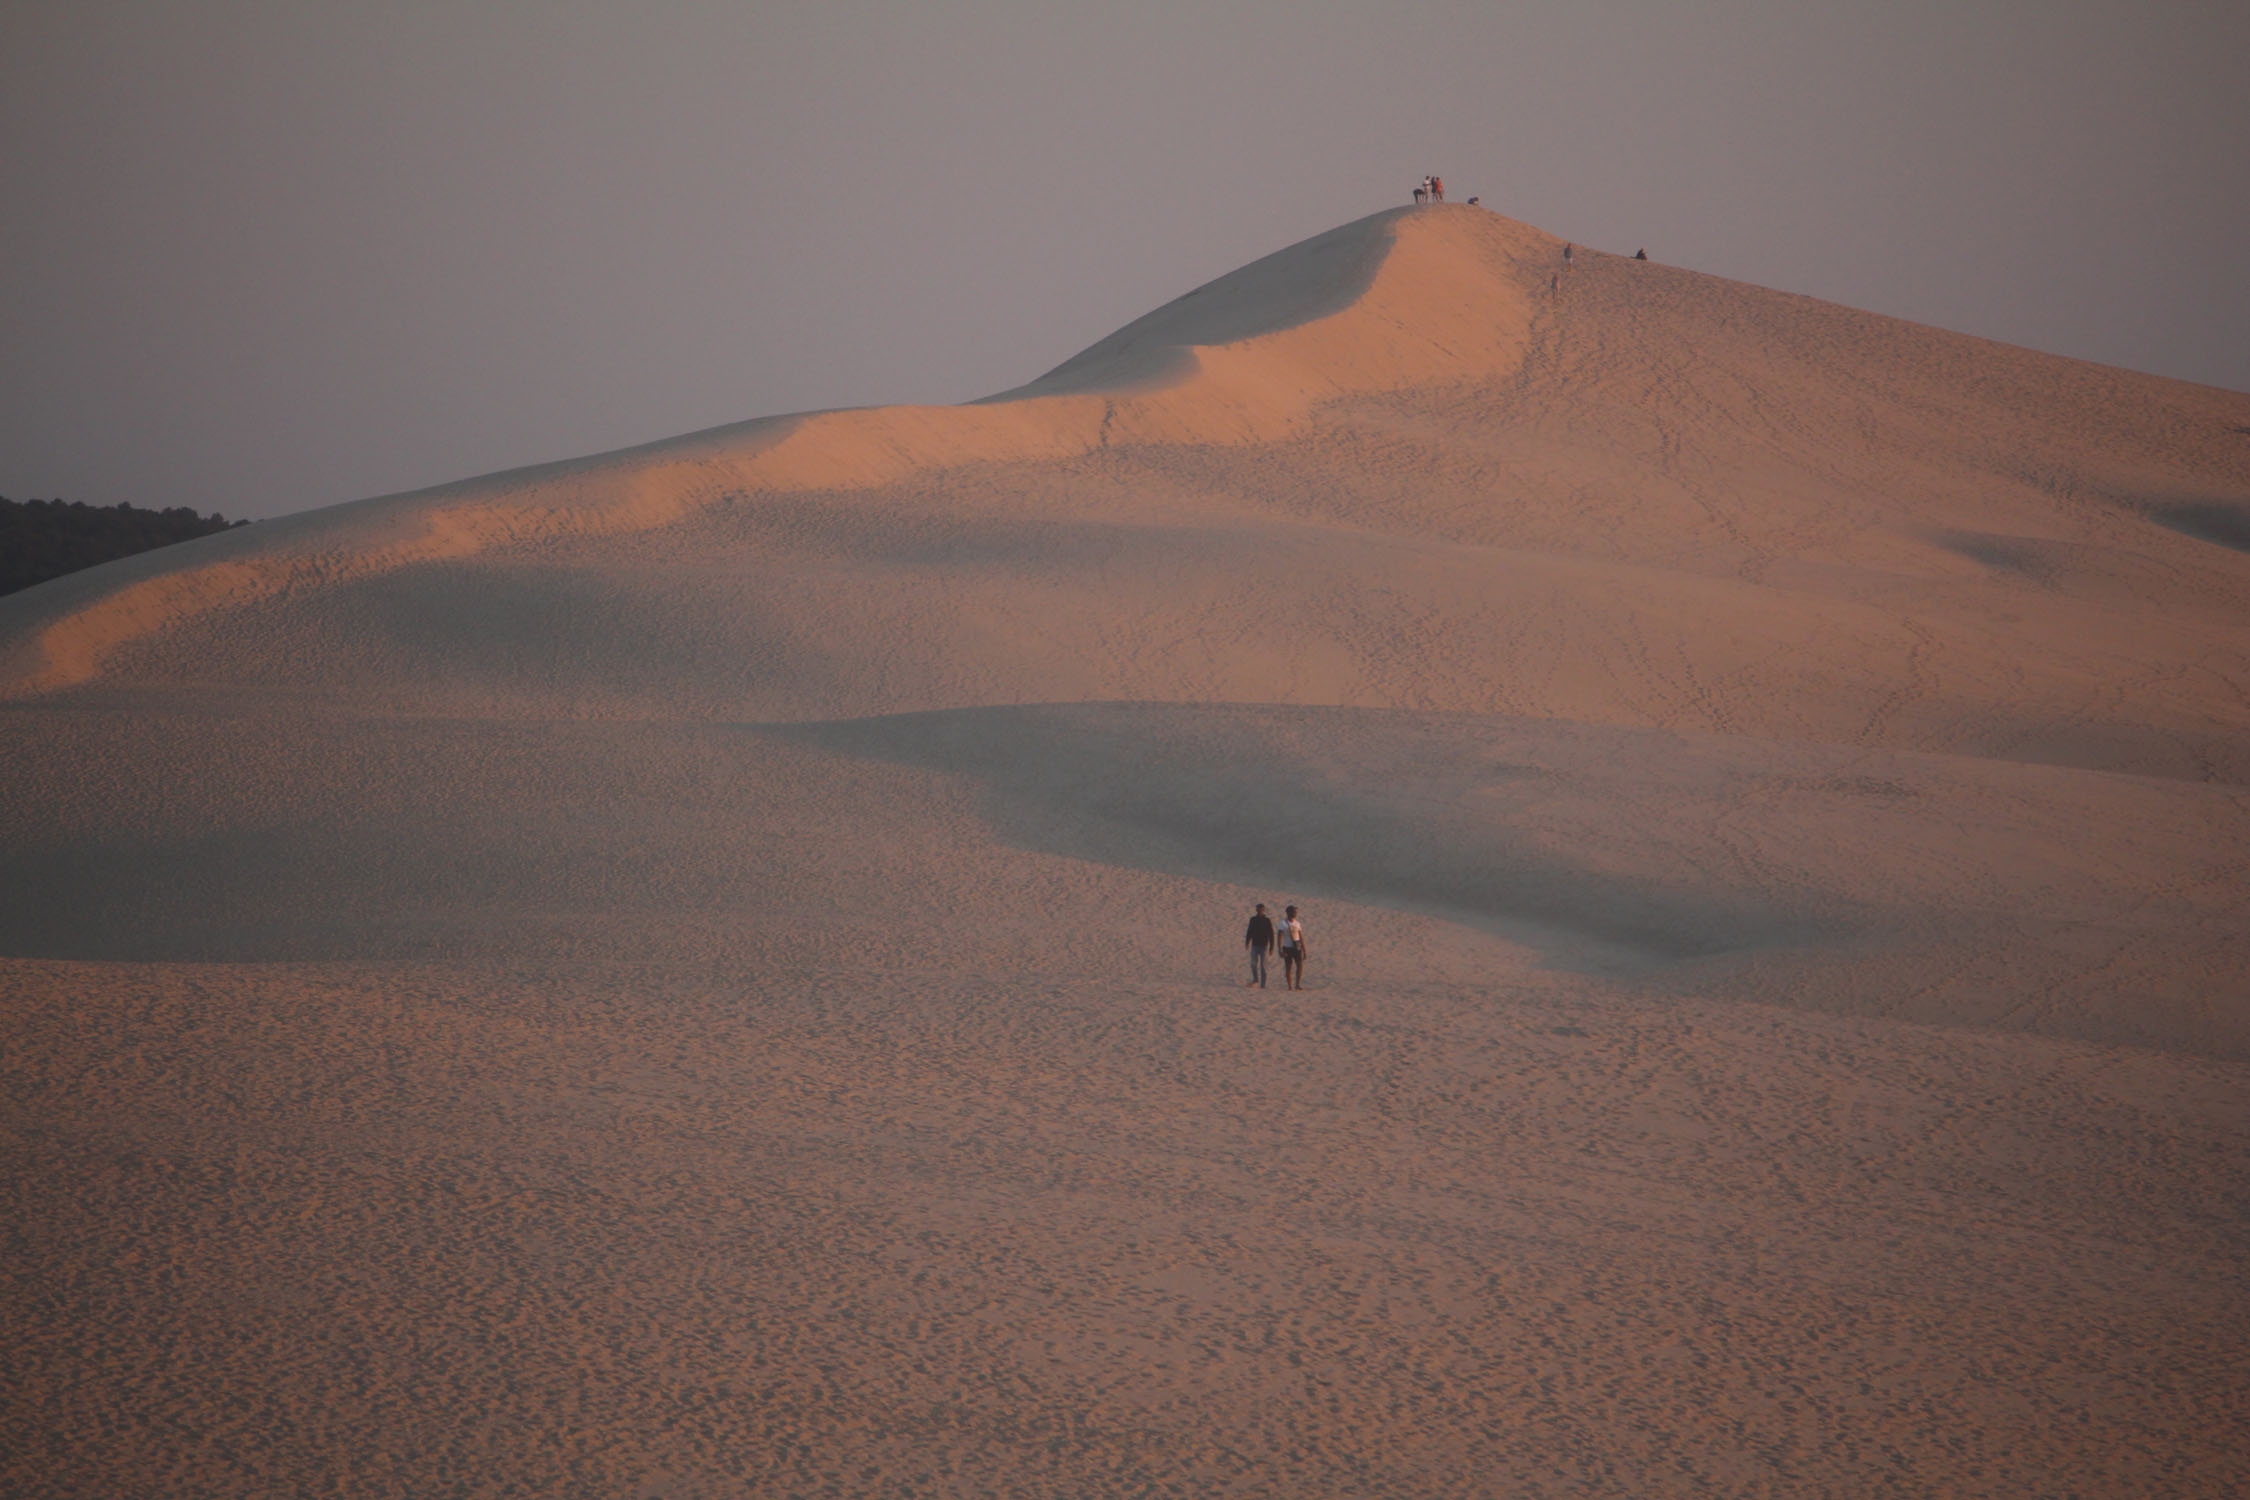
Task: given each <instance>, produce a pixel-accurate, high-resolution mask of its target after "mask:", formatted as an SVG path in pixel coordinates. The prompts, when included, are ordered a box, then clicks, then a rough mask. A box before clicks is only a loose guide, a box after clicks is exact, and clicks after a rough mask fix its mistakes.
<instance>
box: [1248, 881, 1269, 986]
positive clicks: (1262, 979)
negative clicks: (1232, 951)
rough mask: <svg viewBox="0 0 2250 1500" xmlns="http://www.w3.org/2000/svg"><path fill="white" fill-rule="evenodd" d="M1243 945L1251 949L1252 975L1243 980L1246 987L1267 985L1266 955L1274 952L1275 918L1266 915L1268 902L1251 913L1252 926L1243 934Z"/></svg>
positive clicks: (1259, 905)
mask: <svg viewBox="0 0 2250 1500" xmlns="http://www.w3.org/2000/svg"><path fill="white" fill-rule="evenodd" d="M1242 946H1243V947H1245V948H1248V949H1249V950H1250V977H1249V978H1248V979H1246V980H1244V981H1243V986H1244V988H1248V987H1249V986H1250V985H1253V984H1254V985H1256V986H1257V987H1258V988H1259V989H1261V990H1262V989H1264V988H1265V987H1266V955H1267V954H1269V953H1271V952H1273V918H1271V917H1269V916H1267V915H1266V903H1265V902H1263V901H1261V902H1259V903H1258V909H1257V910H1256V911H1254V912H1252V913H1251V914H1250V926H1249V928H1248V930H1247V931H1245V932H1244V933H1243V934H1242Z"/></svg>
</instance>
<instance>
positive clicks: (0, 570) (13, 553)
mask: <svg viewBox="0 0 2250 1500" xmlns="http://www.w3.org/2000/svg"><path fill="white" fill-rule="evenodd" d="M249 524H250V523H249V522H248V521H229V520H228V519H227V518H226V517H225V516H222V515H220V514H219V513H218V512H217V511H213V512H212V513H211V514H210V515H207V516H199V515H197V514H196V513H195V512H194V511H192V510H189V509H188V508H187V507H186V506H184V505H175V506H173V507H172V508H171V509H170V510H143V509H141V508H140V507H139V506H137V505H88V504H86V503H85V502H84V501H82V500H70V501H63V500H10V499H9V498H8V497H7V496H5V495H0V594H12V593H14V592H15V591H16V590H17V589H27V588H30V587H31V586H32V585H33V584H35V583H44V582H45V581H46V580H48V579H50V578H59V577H61V576H62V575H63V574H65V573H75V572H77V571H78V570H79V569H80V568H90V567H92V566H93V565H94V564H95V563H103V562H108V561H109V560H110V559H111V558H113V557H130V556H132V555H133V554H134V553H136V552H146V551H148V550H149V549H150V548H152V547H168V546H170V545H171V544H172V543H174V542H184V541H186V540H188V539H189V538H190V537H198V536H209V535H210V534H211V533H212V532H214V531H225V530H226V529H227V528H228V527H230V526H247V525H249Z"/></svg>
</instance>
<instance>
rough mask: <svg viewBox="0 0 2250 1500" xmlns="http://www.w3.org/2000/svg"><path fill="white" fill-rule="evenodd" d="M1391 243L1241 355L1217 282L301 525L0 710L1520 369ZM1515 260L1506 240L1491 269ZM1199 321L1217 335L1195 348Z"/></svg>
mask: <svg viewBox="0 0 2250 1500" xmlns="http://www.w3.org/2000/svg"><path fill="white" fill-rule="evenodd" d="M1399 222H1400V215H1399V214H1398V213H1396V212H1392V213H1385V214H1377V215H1374V216H1372V217H1371V218H1368V219H1364V220H1360V221H1357V222H1355V223H1353V224H1349V225H1346V226H1344V227H1343V228H1341V229H1338V230H1334V231H1331V232H1330V233H1329V234H1327V235H1323V236H1319V237H1317V238H1316V239H1314V240H1312V241H1308V242H1307V243H1306V244H1305V245H1302V246H1297V247H1293V248H1292V249H1290V250H1286V251H1282V252H1280V253H1279V254H1277V255H1275V256H1273V257H1269V258H1268V260H1266V261H1262V262H1259V263H1258V264H1257V265H1256V266H1253V267H1250V268H1246V270H1245V271H1244V272H1241V273H1236V274H1237V275H1238V276H1244V277H1247V278H1249V280H1250V281H1251V282H1252V283H1253V284H1254V285H1256V286H1257V287H1258V289H1259V290H1260V292H1261V293H1262V294H1263V297H1262V300H1261V302H1260V304H1259V306H1258V308H1257V312H1256V315H1255V317H1254V318H1253V319H1252V320H1251V323H1250V324H1249V325H1248V329H1249V331H1248V333H1247V336H1245V337H1239V338H1230V337H1227V336H1226V335H1228V334H1229V333H1234V332H1238V331H1241V329H1240V327H1238V325H1239V324H1240V320H1241V312H1240V310H1239V306H1238V300H1239V299H1229V298H1228V296H1227V288H1226V287H1225V286H1224V284H1223V282H1222V284H1215V285H1214V287H1213V288H1211V289H1208V291H1209V292H1210V293H1211V296H1212V301H1213V308H1212V311H1211V312H1210V313H1208V314H1203V313H1202V309H1201V308H1199V307H1196V306H1192V305H1182V304H1191V303H1193V301H1194V299H1195V297H1196V296H1197V294H1193V293H1191V294H1190V296H1189V297H1188V298H1184V299H1182V304H1175V305H1174V306H1173V307H1168V308H1164V309H1159V310H1158V311H1157V312H1156V313H1152V314H1150V315H1149V317H1147V318H1144V319H1142V320H1140V321H1139V322H1136V323H1134V324H1132V325H1130V326H1129V327H1128V328H1126V329H1123V330H1121V331H1120V332H1119V333H1118V334H1116V335H1113V336H1112V338H1111V339H1109V340H1105V341H1103V343H1101V344H1098V345H1096V346H1095V347H1094V348H1092V349H1089V350H1088V351H1086V352H1085V353H1084V354H1081V355H1078V356H1076V357H1074V358H1073V359H1072V360H1070V361H1069V362H1067V363H1066V364H1065V365H1063V366H1062V367H1060V368H1059V369H1058V370H1057V371H1055V372H1054V373H1053V374H1050V375H1048V376H1046V377H1042V379H1041V380H1039V381H1036V382H1033V383H1032V384H1031V385H1029V386H1026V387H1023V388H1022V389H1021V390H1019V391H1016V392H1009V393H1005V394H1003V395H1000V396H995V397H990V398H987V399H986V400H985V401H983V402H979V403H973V404H971V405H968V406H957V407H923V406H891V407H877V408H867V409H854V410H844V411H831V412H815V413H808V414H805V415H801V416H797V417H792V418H786V419H767V420H765V421H753V422H747V423H742V424H738V425H736V426H733V427H727V428H721V429H715V430H714V431H712V432H707V433H697V434H692V435H690V436H688V437H684V438H679V439H672V440H668V441H664V442H658V443H652V444H648V445H645V446H643V447H639V448H634V449H629V450H625V451H624V452H622V453H618V454H605V455H597V456H595V457H591V458H586V459H581V460H576V461H571V462H567V463H562V464H555V465H547V466H543V467H542V468H541V469H539V470H537V471H532V472H529V473H526V474H525V475H524V476H523V477H522V478H520V479H519V478H516V476H513V475H497V476H492V477H488V478H484V479H475V480H468V481H464V482H461V483H458V484H452V485H444V486H440V487H438V488H436V489H433V490H425V491H420V492H417V493H415V494H411V495H403V496H397V497H391V498H388V499H381V500H371V501H362V502H359V503H358V504H356V505H352V506H345V507H336V508H333V509H331V510H329V511H326V512H321V513H319V514H320V516H321V520H320V521H318V522H316V521H313V520H311V519H309V518H304V517H299V518H292V519H293V520H294V521H295V522H296V524H293V525H288V526H270V527H267V528H262V529H261V534H258V535H252V536H245V537H243V538H241V539H239V540H234V541H233V545H231V546H229V547H227V548H226V549H225V551H226V552H228V553H231V554H233V555H231V556H225V557H222V558H218V559H213V560H210V561H197V562H194V563H182V562H180V561H179V560H177V559H173V558H167V559H165V561H166V562H168V563H172V564H173V566H170V567H166V568H163V569H161V570H160V571H155V572H153V573H152V574H151V575H150V576H146V577H143V578H140V579H138V580H135V581H130V582H126V581H122V580H120V581H117V582H116V583H115V584H113V586H112V588H111V589H109V590H106V591H103V592H99V593H92V592H91V590H88V589H84V588H81V589H77V590H73V592H76V593H78V594H80V597H79V598H78V599H76V600H70V601H58V602H62V609H63V612H62V614H61V618H59V619H51V620H49V621H48V622H46V623H44V624H43V625H42V626H41V627H40V628H39V630H38V635H37V646H36V650H37V654H38V659H37V662H36V665H34V666H32V667H30V668H29V669H21V668H19V669H18V671H17V673H16V675H15V676H14V677H13V679H12V680H11V681H10V682H9V683H8V684H7V685H6V687H5V689H4V690H5V691H9V692H15V693H24V692H40V691H46V690H49V689H52V688H56V687H62V686H67V685H69V684H71V683H76V682H82V681H85V680H87V679H88V678H89V677H92V676H93V675H94V674H95V673H96V672H97V671H98V670H99V665H100V661H101V659H102V657H103V656H104V655H106V654H107V653H108V652H110V651H112V650H114V649H116V648H117V647H118V646H120V645H122V644H124V643H126V642H129V641H132V640H135V639H138V638H140V637H143V636H146V635H149V634H152V633H154V632H157V631H160V630H162V629H164V628H166V627H167V626H169V625H171V624H174V623H177V622H179V621H181V620H184V619H186V618H189V617H191V616H193V615H196V614H199V613H202V612H204V611H206V610H211V609H219V608H225V607H228V606H233V605H240V604H245V603H249V602H253V601H255V600H257V599H261V598H265V597H270V596H272V595H275V594H278V593H283V592H286V591H287V590H289V589H291V588H292V587H296V586H300V585H303V584H307V583H320V582H327V583H333V582H336V581H339V580H342V579H346V578H351V577H355V576H362V575H364V574H367V573H372V572H381V571H387V570H389V569H393V568H400V567H406V566H410V565H412V564H415V563H421V562H432V561H437V560H441V559H446V558H459V557H468V556H473V555H475V554H476V553H478V552H481V551H483V550H485V549H487V548H489V547H493V546H497V545H501V544H505V543H510V542H518V543H522V542H535V541H538V540H542V539H545V538H549V537H556V536H596V537H599V536H606V535H612V534H615V533H618V532H622V531H631V530H639V529H645V528H649V527H655V526H662V525H665V524H666V523H668V522H671V521H674V520H677V519H678V518H680V517H681V516H682V515H684V514H686V513H687V512H689V511H691V510H694V509H696V508H698V507H701V506H705V505H709V504H711V503H712V502H713V500H714V499H715V498H716V497H717V496H718V495H720V494H723V493H729V492H734V493H749V494H757V493H761V492H778V491H790V490H849V489H868V488H874V487H877V486H880V485H884V484H890V483H895V482H897V481H899V480H901V479H903V478H905V477H907V476H909V475H911V474H914V473H917V472H920V471H923V470H927V469H933V468H950V467H957V466H960V465H964V464H972V463H993V462H1005V461H1037V460H1055V459H1063V458H1069V457H1074V456H1076V455H1078V454H1082V453H1084V452H1086V451H1088V450H1089V449H1092V448H1096V447H1100V446H1104V445H1106V444H1108V443H1111V442H1116V443H1148V442H1185V443H1257V442H1264V441H1270V440H1272V439H1274V438H1277V437H1280V436H1282V435H1284V434H1285V433H1287V432H1288V431H1290V430H1291V428H1292V427H1293V426H1294V425H1295V424H1297V423H1299V422H1301V421H1302V420H1303V418H1304V416H1305V414H1306V413H1307V412H1308V411H1309V410H1310V409H1311V408H1312V406H1313V405H1314V404H1315V403H1317V402H1319V401H1321V400H1323V399H1331V398H1333V397H1335V396H1338V395H1342V394H1345V393H1347V392H1350V391H1373V390H1381V389H1385V388H1388V387H1390V386H1394V385H1407V384H1411V383H1413V382H1415V381H1417V380H1427V379H1444V378H1467V377H1470V376H1475V375H1491V374H1497V373H1499V372H1501V371H1502V370H1503V368H1504V367H1505V365H1506V362H1507V360H1508V358H1509V355H1510V353H1511V351H1513V352H1515V353H1518V354H1520V352H1521V347H1522V345H1521V333H1522V326H1521V325H1522V324H1524V323H1527V322H1528V308H1527V307H1526V306H1525V301H1526V299H1525V298H1524V296H1523V294H1522V292H1521V290H1520V288H1518V287H1516V286H1515V285H1514V284H1513V280H1512V279H1511V278H1510V277H1509V276H1508V275H1507V272H1508V271H1510V270H1513V269H1515V268H1514V267H1509V266H1507V265H1506V264H1505V263H1504V262H1503V263H1500V264H1496V263H1495V260H1496V257H1495V255H1494V246H1493V245H1492V244H1491V243H1490V242H1489V241H1490V237H1489V236H1488V235H1480V234H1475V233H1470V232H1467V231H1466V230H1465V229H1464V228H1463V227H1462V226H1461V225H1460V224H1459V223H1457V222H1455V223H1449V224H1446V225H1445V226H1444V227H1441V228H1427V227H1422V226H1420V225H1418V226H1417V228H1416V231H1415V233H1414V234H1413V235H1412V236H1411V237H1410V238H1409V240H1408V244H1407V248H1406V253H1405V255H1404V257H1403V260H1402V261H1401V260H1399V257H1400V247H1399V246H1398V244H1397V243H1396V241H1395V239H1394V234H1395V229H1396V226H1397V225H1398V224H1399ZM1478 228H1480V229H1481V228H1483V226H1481V225H1480V226H1478ZM1531 238H1535V236H1529V235H1525V234H1521V233H1519V234H1516V235H1513V236H1511V243H1510V244H1509V246H1508V248H1509V249H1510V250H1515V249H1516V248H1517V247H1516V245H1515V244H1514V243H1513V241H1515V240H1525V239H1531ZM1528 248H1529V247H1528V246H1526V247H1525V249H1526V250H1528ZM1394 262H1397V263H1395V264H1394ZM1433 288H1442V289H1443V291H1444V292H1445V293H1446V294H1447V295H1449V296H1451V297H1456V298H1458V297H1461V296H1468V297H1470V298H1471V299H1472V305H1473V307H1474V310H1475V313H1476V315H1477V316H1478V318H1479V319H1480V320H1481V319H1492V320H1493V321H1492V322H1491V323H1490V324H1489V325H1488V326H1482V327H1480V328H1479V329H1478V330H1477V332H1476V333H1474V334H1473V335H1471V336H1467V337H1464V336H1461V334H1460V333H1459V332H1455V333H1453V334H1452V335H1451V336H1448V337H1443V338H1440V337H1434V336H1432V334H1431V333H1429V332H1428V331H1427V330H1428V329H1429V328H1431V327H1432V326H1443V327H1457V324H1458V314H1459V311H1460V309H1459V308H1458V307H1443V306H1439V305H1435V304H1433V303H1432V301H1431V300H1430V290H1431V289H1433ZM1332 303H1333V304H1334V305H1333V306H1331V305H1330V304H1332ZM1199 315H1200V316H1199ZM1214 318H1215V319H1216V320H1217V322H1218V324H1219V326H1217V327H1215V328H1205V327H1202V326H1200V325H1201V324H1202V323H1205V322H1209V321H1211V320H1212V319H1214ZM1306 324H1310V325H1313V326H1311V327H1309V328H1301V325H1306ZM1300 330H1301V331H1300ZM1341 372H1349V374H1348V376H1344V375H1342V373H1341ZM370 532H372V533H373V535H370ZM275 533H279V534H278V535H276V534H275ZM402 533H403V534H402ZM230 540H231V539H230ZM214 550H218V549H205V553H206V555H208V553H209V552H211V551H214ZM89 582H92V581H91V580H89ZM100 582H101V583H111V582H112V581H111V580H109V579H106V578H105V579H103V580H100ZM97 587H98V585H97ZM89 593H91V597H87V595H88V594H89Z"/></svg>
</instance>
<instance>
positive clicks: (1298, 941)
mask: <svg viewBox="0 0 2250 1500" xmlns="http://www.w3.org/2000/svg"><path fill="white" fill-rule="evenodd" d="M1258 910H1260V911H1264V910H1265V908H1264V907H1262V906H1261V907H1259V908H1258ZM1281 978H1282V982H1283V983H1284V984H1286V985H1287V986H1288V987H1289V988H1290V989H1293V990H1301V989H1303V988H1304V987H1305V924H1304V923H1302V922H1300V921H1298V920H1297V908H1296V907H1294V906H1292V907H1289V908H1287V909H1286V910H1284V911H1283V912H1282V915H1281Z"/></svg>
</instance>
